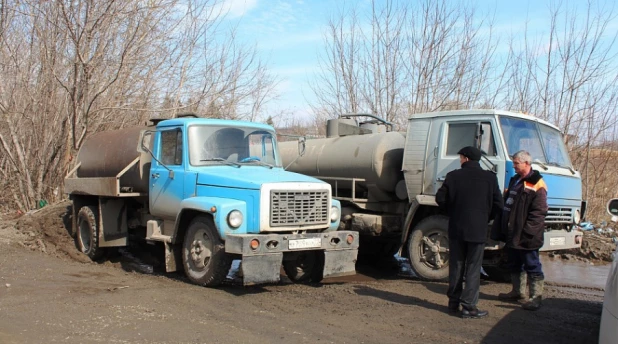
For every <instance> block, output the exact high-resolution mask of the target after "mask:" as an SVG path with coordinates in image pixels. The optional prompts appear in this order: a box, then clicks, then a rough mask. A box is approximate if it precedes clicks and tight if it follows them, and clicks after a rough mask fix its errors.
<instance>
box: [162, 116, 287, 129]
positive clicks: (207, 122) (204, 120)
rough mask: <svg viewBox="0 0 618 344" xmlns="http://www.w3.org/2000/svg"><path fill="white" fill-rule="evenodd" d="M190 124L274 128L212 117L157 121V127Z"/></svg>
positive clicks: (255, 123)
mask: <svg viewBox="0 0 618 344" xmlns="http://www.w3.org/2000/svg"><path fill="white" fill-rule="evenodd" d="M190 125H212V126H221V127H249V128H256V129H262V130H268V131H274V130H275V129H274V128H273V127H272V126H270V125H268V124H264V123H257V122H249V121H238V120H230V119H214V118H188V117H186V118H172V119H166V120H162V121H160V122H158V123H157V128H166V127H178V126H185V127H186V126H190Z"/></svg>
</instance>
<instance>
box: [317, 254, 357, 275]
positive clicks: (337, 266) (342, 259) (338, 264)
mask: <svg viewBox="0 0 618 344" xmlns="http://www.w3.org/2000/svg"><path fill="white" fill-rule="evenodd" d="M357 256H358V250H357V249H354V250H333V251H324V278H328V277H339V276H350V275H355V274H356V257H357Z"/></svg>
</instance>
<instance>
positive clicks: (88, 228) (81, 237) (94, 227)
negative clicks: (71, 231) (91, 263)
mask: <svg viewBox="0 0 618 344" xmlns="http://www.w3.org/2000/svg"><path fill="white" fill-rule="evenodd" d="M98 220H99V216H98V211H97V207H95V206H91V205H87V206H83V207H81V209H79V212H78V213H77V233H76V234H77V235H76V236H75V243H76V245H77V248H78V249H79V250H80V251H81V252H83V253H85V254H86V255H87V256H88V257H90V259H92V260H97V259H99V258H101V257H102V256H103V253H104V250H103V249H102V248H100V247H99V221H98Z"/></svg>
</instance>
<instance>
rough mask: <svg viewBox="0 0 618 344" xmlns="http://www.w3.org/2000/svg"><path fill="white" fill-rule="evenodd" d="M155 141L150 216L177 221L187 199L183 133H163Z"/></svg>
mask: <svg viewBox="0 0 618 344" xmlns="http://www.w3.org/2000/svg"><path fill="white" fill-rule="evenodd" d="M158 134H159V137H158V140H155V147H154V155H155V157H156V158H157V159H153V161H152V165H151V168H150V213H151V214H152V215H155V216H160V217H162V218H167V219H171V220H175V219H176V215H178V212H179V211H180V202H181V201H182V200H183V199H184V175H185V173H184V167H183V164H182V162H183V157H184V150H183V139H182V129H181V128H173V129H169V130H163V131H160V132H159V133H158Z"/></svg>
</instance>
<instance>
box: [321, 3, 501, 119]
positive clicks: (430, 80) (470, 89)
mask: <svg viewBox="0 0 618 344" xmlns="http://www.w3.org/2000/svg"><path fill="white" fill-rule="evenodd" d="M491 31H492V24H491V21H487V20H479V18H478V17H477V15H476V12H475V10H474V9H473V8H469V7H466V6H463V5H459V4H457V3H449V2H439V1H432V0H426V1H423V2H420V3H410V2H397V1H393V0H389V1H386V2H375V1H373V2H372V11H371V17H370V18H369V20H368V24H367V25H366V26H365V25H364V24H363V23H362V22H361V20H360V19H359V16H358V14H356V13H355V12H353V11H352V12H351V13H349V14H347V13H346V12H344V11H342V12H341V13H340V15H339V17H338V18H337V19H336V20H331V21H330V23H329V32H328V36H327V37H326V44H327V46H326V50H325V55H324V56H325V57H324V58H323V59H322V60H321V62H320V67H321V73H320V74H319V76H318V77H317V78H316V80H315V82H314V83H313V87H312V88H313V91H314V93H315V95H316V97H317V99H318V101H317V104H315V106H314V111H315V112H316V113H324V112H326V113H327V114H328V115H327V117H333V116H337V115H339V114H341V113H345V112H369V113H372V114H376V115H380V116H382V117H384V118H385V119H387V120H389V121H391V122H395V123H397V124H399V125H405V121H406V118H407V117H408V115H409V114H412V113H416V112H423V111H434V110H439V109H445V108H464V107H470V106H473V105H475V104H477V103H478V102H480V101H481V99H482V97H486V89H487V88H488V87H489V85H488V84H489V83H490V82H489V77H490V75H491V74H490V73H491V72H492V71H493V70H494V68H495V65H494V62H493V59H492V56H493V54H494V52H495V47H496V42H495V41H494V37H493V35H492V32H491Z"/></svg>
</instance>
